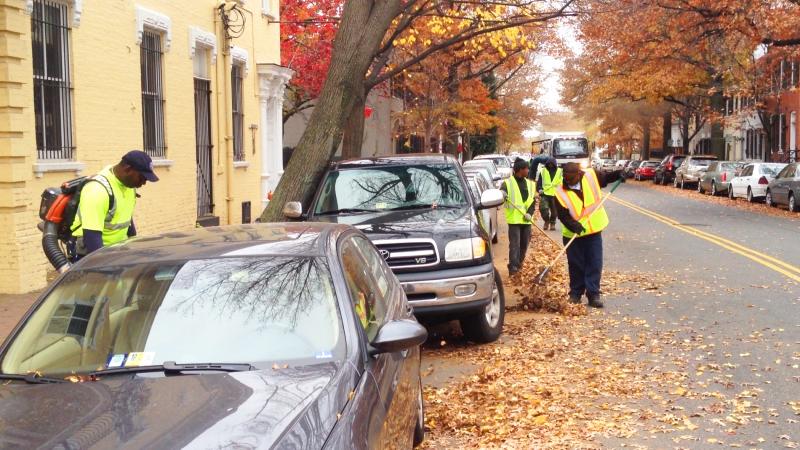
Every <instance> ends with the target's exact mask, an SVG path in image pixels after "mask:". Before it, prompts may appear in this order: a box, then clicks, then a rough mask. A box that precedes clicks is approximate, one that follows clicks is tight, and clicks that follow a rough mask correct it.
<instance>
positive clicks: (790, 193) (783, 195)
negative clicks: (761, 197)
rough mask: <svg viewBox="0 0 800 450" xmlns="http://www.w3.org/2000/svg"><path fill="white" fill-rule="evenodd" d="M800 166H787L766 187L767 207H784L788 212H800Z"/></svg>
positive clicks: (794, 164)
mask: <svg viewBox="0 0 800 450" xmlns="http://www.w3.org/2000/svg"><path fill="white" fill-rule="evenodd" d="M798 197H800V164H798V163H791V164H788V165H787V166H786V167H784V168H783V170H781V171H780V173H778V176H776V177H775V179H774V180H772V182H770V183H769V186H767V197H766V198H767V205H769V206H779V205H786V206H788V207H789V211H792V212H798V211H800V203H798V202H800V198H798Z"/></svg>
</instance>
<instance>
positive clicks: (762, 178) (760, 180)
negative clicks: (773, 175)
mask: <svg viewBox="0 0 800 450" xmlns="http://www.w3.org/2000/svg"><path fill="white" fill-rule="evenodd" d="M758 184H769V180H768V179H767V177H761V178H759V179H758Z"/></svg>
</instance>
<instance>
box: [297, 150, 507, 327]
mask: <svg viewBox="0 0 800 450" xmlns="http://www.w3.org/2000/svg"><path fill="white" fill-rule="evenodd" d="M502 202H503V194H502V192H501V191H500V190H498V189H488V190H486V191H484V192H483V193H482V194H481V198H480V199H474V198H473V196H472V195H470V191H469V187H468V184H467V180H466V177H465V176H464V172H463V171H462V169H461V166H460V165H459V164H458V161H456V159H455V158H453V157H452V156H449V155H432V154H419V155H415V154H411V155H395V156H386V157H377V158H367V159H358V160H349V161H341V162H335V163H332V164H331V165H330V167H329V168H328V170H327V172H326V173H325V175H324V177H323V179H322V183H321V184H320V187H319V189H318V191H317V193H316V194H315V195H314V199H313V202H312V204H311V205H310V207H308V208H304V207H303V206H302V205H300V204H299V203H297V202H290V203H287V204H286V205H285V207H284V214H285V215H286V216H287V217H290V218H302V219H305V220H309V221H316V222H335V223H342V224H348V225H353V226H355V227H356V228H358V229H360V230H361V231H363V232H364V233H365V234H366V235H367V236H368V237H369V239H370V240H371V241H372V243H373V244H375V246H376V247H377V248H378V251H379V252H380V254H381V255H382V256H383V258H384V259H385V260H386V262H387V263H388V264H389V267H391V268H392V271H393V272H394V273H395V275H397V278H398V279H399V280H400V283H401V284H402V286H403V288H404V290H405V292H406V296H407V297H408V301H409V304H410V305H411V306H412V307H413V308H414V313H415V315H416V316H417V317H418V318H420V319H422V320H423V321H428V322H435V321H443V320H452V319H459V320H460V321H461V328H462V330H463V332H464V334H465V336H466V337H467V338H468V339H470V340H473V341H476V342H491V341H494V340H496V339H497V338H498V337H499V336H500V334H501V332H502V329H503V321H504V317H505V311H504V310H505V298H504V295H503V287H502V282H501V280H500V277H499V275H498V274H497V271H496V270H495V269H494V266H493V264H492V248H491V244H490V241H491V236H489V235H488V233H487V232H486V230H487V229H488V227H484V226H482V224H481V223H480V220H483V219H481V218H480V217H481V215H479V214H477V213H478V212H479V210H481V209H487V208H495V207H497V206H499V205H500V204H502Z"/></svg>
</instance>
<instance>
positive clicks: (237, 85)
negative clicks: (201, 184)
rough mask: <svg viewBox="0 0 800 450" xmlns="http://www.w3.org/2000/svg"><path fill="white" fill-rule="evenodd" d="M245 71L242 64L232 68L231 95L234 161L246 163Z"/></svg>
mask: <svg viewBox="0 0 800 450" xmlns="http://www.w3.org/2000/svg"><path fill="white" fill-rule="evenodd" d="M243 75H244V70H243V67H242V66H241V65H240V64H234V65H233V67H232V68H231V93H232V101H233V160H234V161H244V109H243V100H242V98H243V95H242V81H243V79H244V76H243Z"/></svg>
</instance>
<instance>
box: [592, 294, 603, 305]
mask: <svg viewBox="0 0 800 450" xmlns="http://www.w3.org/2000/svg"><path fill="white" fill-rule="evenodd" d="M589 306H591V307H592V308H602V307H603V302H602V301H600V294H594V295H590V296H589Z"/></svg>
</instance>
